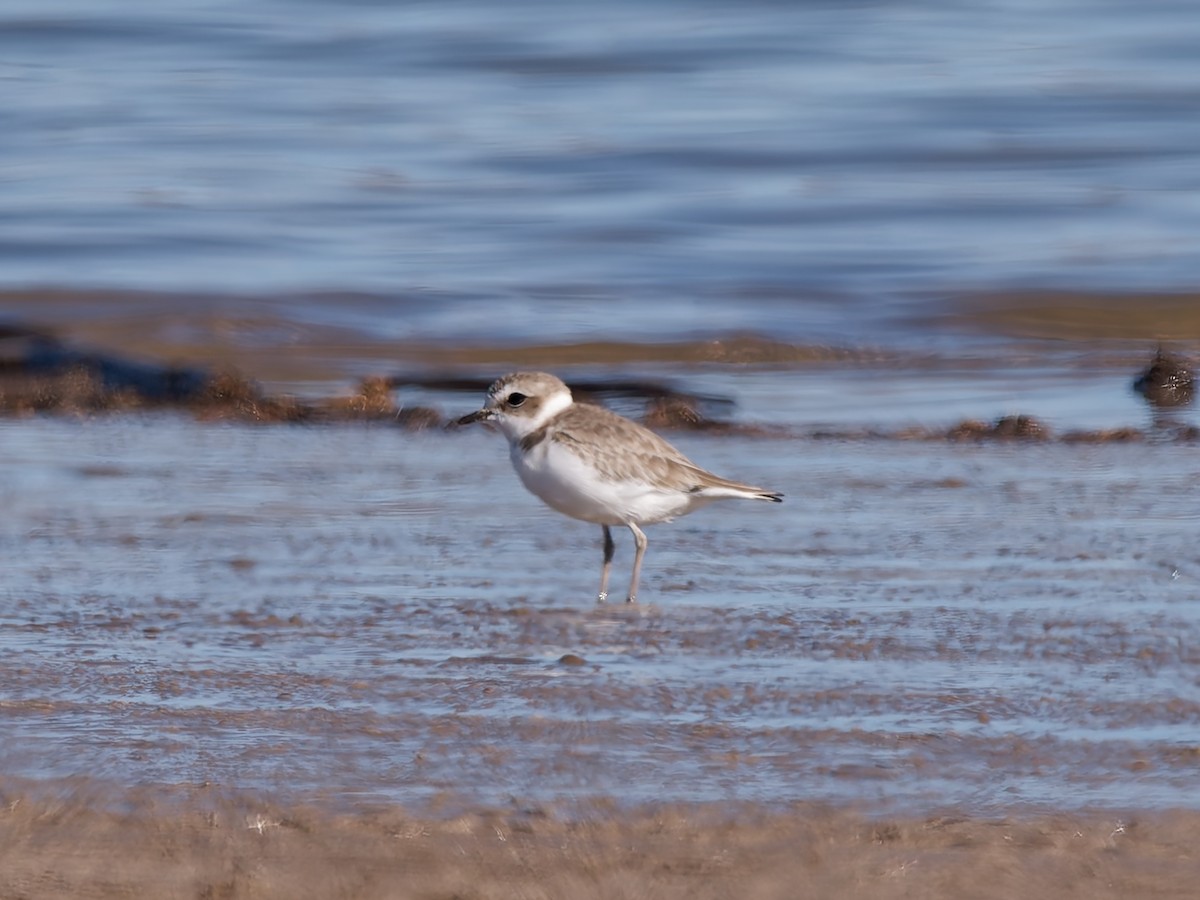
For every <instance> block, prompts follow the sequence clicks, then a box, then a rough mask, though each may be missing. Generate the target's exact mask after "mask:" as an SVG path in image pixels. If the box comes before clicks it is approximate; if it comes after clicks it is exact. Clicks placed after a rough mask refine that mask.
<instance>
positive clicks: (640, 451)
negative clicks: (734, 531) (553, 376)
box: [539, 405, 781, 500]
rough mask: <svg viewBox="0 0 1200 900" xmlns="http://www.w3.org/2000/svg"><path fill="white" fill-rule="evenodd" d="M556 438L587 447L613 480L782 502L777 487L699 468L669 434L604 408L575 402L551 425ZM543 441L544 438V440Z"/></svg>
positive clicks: (564, 443)
mask: <svg viewBox="0 0 1200 900" xmlns="http://www.w3.org/2000/svg"><path fill="white" fill-rule="evenodd" d="M547 426H548V429H547V430H550V429H551V428H552V429H553V435H554V440H555V441H557V442H559V443H561V444H563V445H564V446H567V447H572V445H573V446H574V447H575V448H578V449H579V450H584V448H586V451H585V452H586V455H587V456H588V457H589V459H591V460H592V462H593V463H594V465H595V467H596V469H597V471H599V472H600V474H601V475H603V476H604V477H605V478H611V479H613V480H614V481H623V480H626V479H638V478H642V479H646V480H649V481H656V482H658V483H660V484H664V485H669V486H670V487H673V488H675V489H676V490H679V491H684V492H695V491H701V490H704V489H705V488H727V489H730V490H735V491H745V492H747V493H750V494H758V495H760V496H761V497H762V498H763V499H765V500H778V498H779V497H780V496H781V495H779V494H776V493H774V492H772V491H768V490H765V489H763V488H758V487H755V486H753V485H749V484H743V483H742V482H740V481H732V480H730V479H728V478H722V477H720V476H719V475H714V474H713V473H712V472H709V471H707V470H705V469H702V468H700V467H699V466H698V465H696V464H695V463H694V462H692V461H691V460H690V459H688V458H687V457H686V456H684V455H683V454H682V453H680V452H679V450H677V449H676V448H675V447H674V446H672V445H671V444H670V443H668V442H667V441H666V440H665V439H664V438H662V437H661V436H659V435H657V434H655V433H654V432H653V431H651V430H650V429H648V428H645V427H643V426H641V425H639V424H637V423H636V422H632V421H630V420H629V419H626V418H624V417H623V416H619V415H617V414H616V413H614V412H612V411H611V410H607V409H604V408H603V407H600V406H586V407H580V406H578V405H574V406H570V407H568V408H567V409H565V410H563V411H562V412H561V413H559V415H557V416H555V417H554V419H553V420H552V421H551V422H548V423H547ZM539 439H540V438H539Z"/></svg>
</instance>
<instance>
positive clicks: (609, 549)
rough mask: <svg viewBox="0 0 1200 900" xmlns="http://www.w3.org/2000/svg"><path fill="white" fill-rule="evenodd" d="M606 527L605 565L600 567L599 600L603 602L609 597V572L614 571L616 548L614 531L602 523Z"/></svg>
mask: <svg viewBox="0 0 1200 900" xmlns="http://www.w3.org/2000/svg"><path fill="white" fill-rule="evenodd" d="M600 527H601V528H603V529H604V565H603V566H602V567H601V569H600V596H599V597H597V598H596V599H597V601H598V602H600V603H603V602H604V601H605V600H607V599H608V573H609V572H611V571H612V559H613V551H614V550H615V549H616V548H615V547H614V545H613V539H612V532H611V531H609V530H608V526H607V525H601V526H600Z"/></svg>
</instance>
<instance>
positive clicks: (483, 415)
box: [452, 409, 492, 428]
mask: <svg viewBox="0 0 1200 900" xmlns="http://www.w3.org/2000/svg"><path fill="white" fill-rule="evenodd" d="M491 417H492V411H491V410H490V409H477V410H475V412H473V413H469V414H467V415H465V416H463V417H462V418H461V419H455V420H454V422H453V423H452V424H453V425H454V427H455V428H459V427H461V426H463V425H472V424H474V423H475V422H486V421H487V420H488V419H490V418H491Z"/></svg>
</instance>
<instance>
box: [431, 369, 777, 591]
mask: <svg viewBox="0 0 1200 900" xmlns="http://www.w3.org/2000/svg"><path fill="white" fill-rule="evenodd" d="M472 422H494V423H496V424H497V425H498V426H499V427H500V430H501V431H502V432H503V433H504V436H505V437H506V438H508V446H509V455H510V456H511V458H512V464H513V468H515V469H516V470H517V475H519V476H520V478H521V483H522V484H524V485H525V487H526V488H528V489H529V491H531V492H532V493H533V494H535V495H537V496H538V497H539V498H540V499H541V501H542V502H543V503H545V504H546V505H547V506H549V507H550V508H551V509H556V510H558V511H559V512H560V513H563V514H564V515H567V516H571V517H572V518H574V519H581V520H583V521H584V522H594V523H596V524H597V525H599V526H600V527H601V528H602V529H603V530H604V565H603V568H601V570H600V596H599V599H600V600H601V601H602V602H603V601H604V600H606V599H607V598H608V576H609V572H610V571H611V569H612V558H613V539H612V532H610V531H609V526H611V525H624V526H625V527H626V528H628V529H629V530H630V531H631V532H632V533H633V540H634V543H635V545H636V546H637V552H636V554H635V555H634V558H633V577H632V578H631V579H630V582H629V597H628V601H629V602H630V603H633V602H634V601H635V600H636V599H637V589H638V577H639V575H640V574H641V571H642V557H643V556H644V555H645V553H646V535H645V534H644V533H643V532H642V529H641V528H640V527H639V526H641V525H648V524H654V523H656V522H670V521H671V520H672V519H674V518H675V517H676V516H682V515H686V514H687V513H690V512H691V511H692V510H694V509H698V508H699V507H701V506H706V505H708V504H709V503H711V502H712V501H714V500H725V499H729V498H741V499H749V500H770V501H772V502H774V503H781V502H782V501H783V495H782V494H779V493H776V492H775V491H768V490H766V489H764V488H759V487H754V486H752V485H749V484H741V483H740V482H737V481H730V480H729V479H727V478H721V477H720V476H718V475H714V474H712V473H711V472H706V471H705V470H704V469H702V468H700V467H699V466H697V465H696V464H695V463H694V462H692V461H691V460H689V459H688V458H687V457H686V456H684V455H683V454H682V453H680V452H679V451H678V450H676V449H675V448H674V447H672V446H671V445H670V444H668V443H667V442H666V441H665V440H663V439H662V438H661V437H659V436H658V435H657V434H655V433H654V432H653V431H649V430H648V429H646V428H643V427H642V426H641V425H638V424H637V423H635V422H631V421H629V419H626V418H623V417H621V416H619V415H617V414H616V413H614V412H611V411H609V410H607V409H604V408H603V407H600V406H592V405H591V404H587V403H576V402H575V401H574V400H573V399H572V397H571V390H570V388H568V387H567V386H566V385H565V384H563V383H562V381H561V380H559V379H558V378H556V377H555V376H553V375H548V374H546V373H545V372H513V373H512V374H511V375H505V376H504V377H503V378H501V379H500V380H498V381H497V382H495V383H494V384H493V385H492V386H491V387H490V388H488V395H487V402H486V403H484V405H483V409H480V410H477V411H476V412H473V413H471V414H470V415H467V416H463V417H462V418H461V419H459V420H458V421H457V422H456V423H455V424H457V425H469V424H471V423H472Z"/></svg>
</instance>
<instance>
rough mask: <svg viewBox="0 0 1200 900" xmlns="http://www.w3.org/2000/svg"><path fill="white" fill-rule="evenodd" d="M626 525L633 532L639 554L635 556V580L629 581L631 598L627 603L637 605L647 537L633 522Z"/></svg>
mask: <svg viewBox="0 0 1200 900" xmlns="http://www.w3.org/2000/svg"><path fill="white" fill-rule="evenodd" d="M625 524H626V526H628V528H629V530H630V531H632V532H633V542H634V544H636V545H637V552H636V553H635V554H634V556H633V578H632V579H630V581H629V597H628V598H627V599H626V601H625V602H626V603H637V589H638V578H639V577H640V576H641V574H642V557H643V556H645V555H646V535H645V534H643V533H642V529H640V528H638V527H637V526H636V525H635V524H633V523H632V522H626V523H625Z"/></svg>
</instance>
